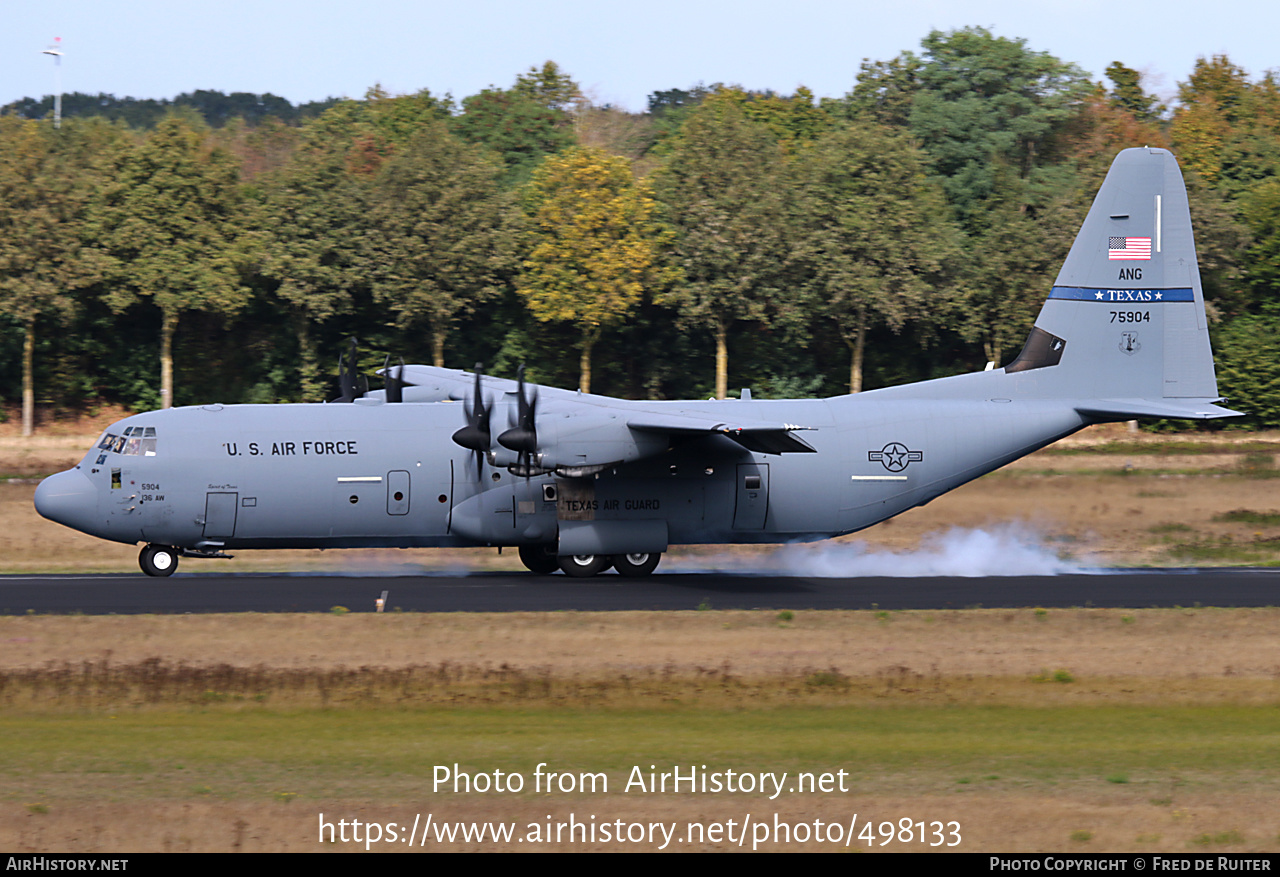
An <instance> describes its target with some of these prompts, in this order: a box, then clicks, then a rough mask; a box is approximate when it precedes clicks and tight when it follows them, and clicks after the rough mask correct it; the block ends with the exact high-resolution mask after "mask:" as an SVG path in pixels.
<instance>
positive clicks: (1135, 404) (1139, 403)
mask: <svg viewBox="0 0 1280 877" xmlns="http://www.w3.org/2000/svg"><path fill="white" fill-rule="evenodd" d="M1076 411H1078V412H1080V414H1081V415H1082V416H1084V417H1089V418H1092V419H1094V420H1099V421H1115V420H1135V419H1137V418H1139V417H1168V418H1180V419H1187V420H1214V419H1216V418H1219V417H1241V416H1243V415H1242V414H1241V412H1239V411H1232V410H1231V409H1230V408H1223V407H1221V406H1220V405H1217V404H1214V403H1213V402H1210V401H1208V400H1207V399H1206V400H1195V399H1164V400H1151V399H1091V400H1090V401H1089V402H1086V403H1084V404H1081V405H1077V406H1076Z"/></svg>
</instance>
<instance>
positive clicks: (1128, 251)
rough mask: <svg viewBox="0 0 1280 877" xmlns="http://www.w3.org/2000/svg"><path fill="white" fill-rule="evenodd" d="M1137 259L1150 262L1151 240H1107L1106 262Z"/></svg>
mask: <svg viewBox="0 0 1280 877" xmlns="http://www.w3.org/2000/svg"><path fill="white" fill-rule="evenodd" d="M1117 259H1139V260H1141V261H1143V262H1150V261H1151V238H1122V237H1110V238H1107V261H1111V262H1113V261H1115V260H1117Z"/></svg>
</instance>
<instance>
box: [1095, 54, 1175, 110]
mask: <svg viewBox="0 0 1280 877" xmlns="http://www.w3.org/2000/svg"><path fill="white" fill-rule="evenodd" d="M1107 78H1108V79H1110V80H1111V84H1112V86H1113V88H1112V89H1111V97H1110V100H1111V104H1112V105H1113V106H1116V107H1118V108H1120V109H1122V110H1124V111H1126V112H1128V113H1129V114H1131V115H1132V116H1133V117H1134V118H1135V119H1138V120H1139V121H1142V122H1152V121H1155V120H1156V119H1158V118H1160V115H1161V114H1162V113H1163V112H1164V110H1165V107H1164V104H1162V103H1160V101H1159V100H1158V99H1157V98H1156V97H1155V95H1151V94H1147V93H1146V92H1145V91H1143V90H1142V74H1141V73H1139V72H1138V71H1137V70H1134V69H1133V68H1132V67H1126V66H1124V65H1123V64H1121V63H1120V62H1119V61H1112V62H1111V64H1110V65H1108V66H1107Z"/></svg>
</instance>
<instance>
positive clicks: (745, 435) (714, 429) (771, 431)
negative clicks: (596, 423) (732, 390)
mask: <svg viewBox="0 0 1280 877" xmlns="http://www.w3.org/2000/svg"><path fill="white" fill-rule="evenodd" d="M627 426H628V427H629V428H631V429H633V430H637V431H639V432H648V433H661V434H665V435H669V436H677V435H678V436H699V435H722V436H724V437H725V438H728V439H731V440H732V441H735V442H737V443H738V444H740V445H742V446H743V447H744V448H746V449H747V450H748V451H755V452H756V453H758V454H813V453H816V450H815V448H814V447H813V446H812V445H810V444H809V443H808V442H806V441H805V440H804V439H802V438H800V437H799V436H797V435H794V434H793V433H795V432H796V431H797V430H807V429H811V427H808V426H800V425H799V424H796V423H766V422H759V421H751V420H736V421H732V422H729V423H724V422H718V421H712V420H710V419H708V418H705V417H698V416H696V415H694V416H690V415H687V414H679V415H670V414H666V415H653V414H643V415H640V416H638V417H634V418H631V419H629V420H628V421H627Z"/></svg>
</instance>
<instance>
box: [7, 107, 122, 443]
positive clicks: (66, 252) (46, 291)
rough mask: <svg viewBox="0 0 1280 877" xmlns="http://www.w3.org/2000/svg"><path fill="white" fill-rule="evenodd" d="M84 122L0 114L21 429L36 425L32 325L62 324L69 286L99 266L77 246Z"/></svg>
mask: <svg viewBox="0 0 1280 877" xmlns="http://www.w3.org/2000/svg"><path fill="white" fill-rule="evenodd" d="M92 127H95V126H93V125H92V124H91V123H90V124H85V123H80V124H76V123H75V122H72V121H71V120H68V123H67V124H66V125H65V126H64V127H63V128H62V129H61V130H54V129H53V128H52V127H51V126H50V125H48V124H47V123H41V122H24V121H21V120H20V119H18V118H17V117H14V116H3V117H0V307H2V308H3V310H4V313H5V314H6V315H8V316H9V317H11V318H13V319H15V320H17V321H18V323H19V324H20V325H21V326H22V333H23V344H22V434H23V435H27V436H29V435H31V434H32V432H33V431H34V429H35V361H34V357H35V346H36V325H37V322H38V321H39V320H41V319H43V318H49V317H53V318H56V319H59V320H61V321H63V322H65V321H66V320H67V318H68V317H70V316H71V315H72V313H73V312H74V311H75V310H76V309H77V304H78V302H77V300H76V296H75V291H76V290H77V289H80V288H83V287H85V286H87V285H88V284H90V283H92V282H94V281H95V280H96V279H97V278H98V276H99V274H100V271H101V260H99V259H97V258H95V256H96V253H95V252H94V251H93V250H91V249H86V248H84V247H83V246H82V237H83V233H84V229H83V222H84V209H85V205H86V203H87V201H88V199H89V195H90V193H91V192H92V191H93V189H94V185H95V181H94V180H93V179H92V176H91V167H90V164H91V156H92V149H91V148H86V141H87V140H89V139H90V138H92V136H93V135H92V132H91V131H89V130H88V129H90V128H92Z"/></svg>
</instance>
